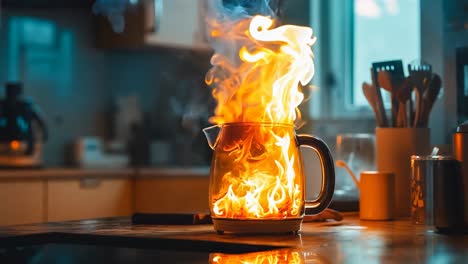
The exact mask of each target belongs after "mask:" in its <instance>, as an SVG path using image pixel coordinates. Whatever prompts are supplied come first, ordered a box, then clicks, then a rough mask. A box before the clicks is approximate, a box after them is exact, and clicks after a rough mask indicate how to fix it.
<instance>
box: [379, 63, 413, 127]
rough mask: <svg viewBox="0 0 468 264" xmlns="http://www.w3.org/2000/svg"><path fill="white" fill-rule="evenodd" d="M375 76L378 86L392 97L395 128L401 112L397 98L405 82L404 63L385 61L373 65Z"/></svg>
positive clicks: (392, 124)
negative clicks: (399, 111)
mask: <svg viewBox="0 0 468 264" xmlns="http://www.w3.org/2000/svg"><path fill="white" fill-rule="evenodd" d="M372 68H373V70H374V74H375V76H377V84H376V85H377V86H378V87H382V88H384V89H385V90H387V91H388V92H390V95H391V100H392V101H391V105H392V109H391V114H392V121H391V126H393V127H395V126H396V123H397V116H398V110H399V102H398V99H397V98H396V94H397V92H398V89H399V88H400V87H401V85H402V83H403V81H404V78H405V76H404V73H403V62H402V61H401V60H394V61H383V62H375V63H372Z"/></svg>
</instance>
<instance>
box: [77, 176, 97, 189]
mask: <svg viewBox="0 0 468 264" xmlns="http://www.w3.org/2000/svg"><path fill="white" fill-rule="evenodd" d="M99 185H101V180H100V179H98V178H83V179H81V180H80V187H81V188H97V187H99Z"/></svg>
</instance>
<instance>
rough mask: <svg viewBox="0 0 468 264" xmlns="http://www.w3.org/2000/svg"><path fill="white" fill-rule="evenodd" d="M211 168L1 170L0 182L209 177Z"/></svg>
mask: <svg viewBox="0 0 468 264" xmlns="http://www.w3.org/2000/svg"><path fill="white" fill-rule="evenodd" d="M209 171H210V168H209V167H208V166H201V167H152V168H151V167H150V168H124V169H120V168H119V169H81V168H44V169H20V170H14V169H9V170H0V180H20V179H51V178H52V179H53V178H65V179H67V178H90V177H91V178H119V177H181V176H182V177H194V176H195V177H198V176H201V177H205V176H206V177H208V175H209Z"/></svg>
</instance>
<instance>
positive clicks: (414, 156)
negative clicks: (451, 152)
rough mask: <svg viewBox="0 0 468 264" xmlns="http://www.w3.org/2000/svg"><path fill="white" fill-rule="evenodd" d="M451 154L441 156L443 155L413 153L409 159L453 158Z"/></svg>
mask: <svg viewBox="0 0 468 264" xmlns="http://www.w3.org/2000/svg"><path fill="white" fill-rule="evenodd" d="M453 159H454V158H453V156H443V155H422V156H419V155H413V156H411V160H453Z"/></svg>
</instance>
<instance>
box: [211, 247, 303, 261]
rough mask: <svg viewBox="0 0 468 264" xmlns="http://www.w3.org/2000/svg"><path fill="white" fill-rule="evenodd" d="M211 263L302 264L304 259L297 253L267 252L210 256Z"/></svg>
mask: <svg viewBox="0 0 468 264" xmlns="http://www.w3.org/2000/svg"><path fill="white" fill-rule="evenodd" d="M210 263H212V264H234V263H243V264H301V263H304V258H303V257H302V256H301V254H300V253H299V252H297V251H290V250H282V251H267V252H255V253H248V254H238V255H234V254H232V255H231V254H221V253H213V254H210Z"/></svg>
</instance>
